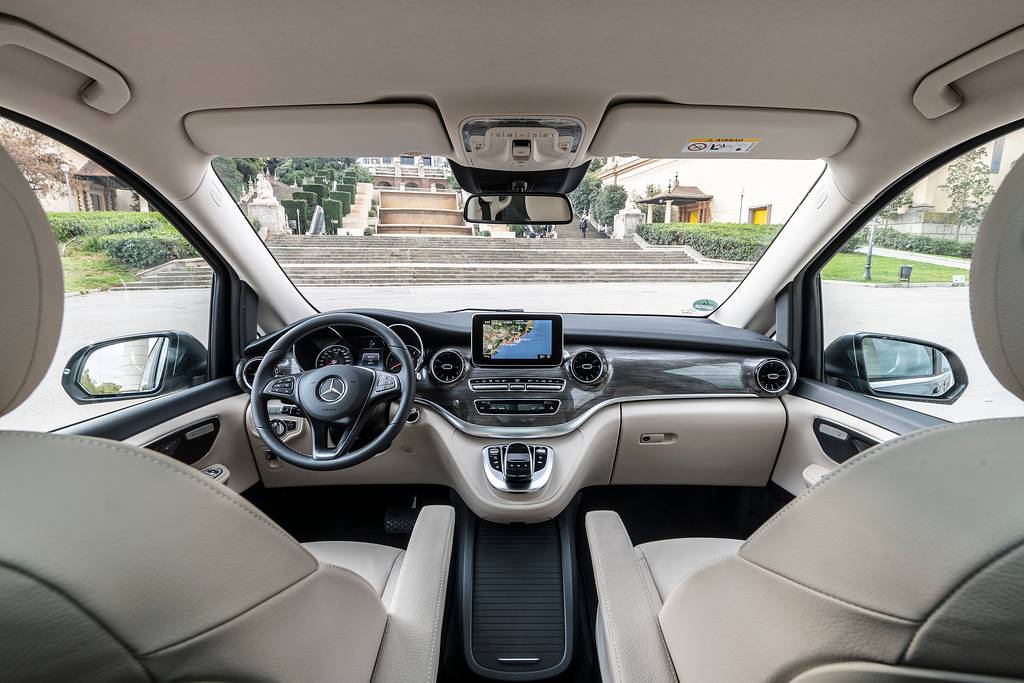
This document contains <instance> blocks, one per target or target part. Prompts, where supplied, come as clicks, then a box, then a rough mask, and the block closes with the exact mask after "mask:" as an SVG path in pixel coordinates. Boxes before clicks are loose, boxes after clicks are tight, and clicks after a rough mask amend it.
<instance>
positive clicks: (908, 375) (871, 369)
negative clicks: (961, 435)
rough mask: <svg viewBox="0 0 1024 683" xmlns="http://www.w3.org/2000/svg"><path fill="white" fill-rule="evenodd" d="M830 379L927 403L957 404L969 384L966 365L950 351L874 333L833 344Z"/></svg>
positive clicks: (854, 388)
mask: <svg viewBox="0 0 1024 683" xmlns="http://www.w3.org/2000/svg"><path fill="white" fill-rule="evenodd" d="M825 380H826V381H827V382H828V383H829V384H832V385H833V386H837V387H841V388H843V389H849V390H850V391H856V392H857V393H859V394H866V395H868V396H874V397H876V398H889V399H899V400H902V401H924V402H926V403H953V402H954V401H956V400H957V399H958V398H960V396H961V395H962V394H963V393H964V390H965V389H967V383H968V379H967V369H966V368H965V367H964V364H963V361H961V360H960V357H959V356H957V355H956V354H955V353H953V351H951V350H950V349H947V348H946V347H945V346H940V345H938V344H933V343H932V342H928V341H922V340H920V339H912V338H910V337H897V336H894V335H889V334H875V333H873V332H857V333H854V334H846V335H843V336H842V337H839V338H838V339H836V340H835V341H834V342H832V343H831V344H829V345H828V348H827V349H825Z"/></svg>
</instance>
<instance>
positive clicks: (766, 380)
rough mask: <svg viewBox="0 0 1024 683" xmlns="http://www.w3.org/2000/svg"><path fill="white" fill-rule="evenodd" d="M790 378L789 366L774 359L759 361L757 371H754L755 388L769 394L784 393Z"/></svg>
mask: <svg viewBox="0 0 1024 683" xmlns="http://www.w3.org/2000/svg"><path fill="white" fill-rule="evenodd" d="M791 377H792V374H791V373H790V370H789V366H788V365H787V364H786V363H785V362H784V361H781V360H776V359H775V358H769V359H768V360H765V361H761V364H760V365H758V366H757V370H755V371H754V379H756V380H757V386H759V387H761V390H762V391H764V392H767V393H769V394H781V393H782V392H783V391H785V390H786V387H788V386H789V380H790V378H791Z"/></svg>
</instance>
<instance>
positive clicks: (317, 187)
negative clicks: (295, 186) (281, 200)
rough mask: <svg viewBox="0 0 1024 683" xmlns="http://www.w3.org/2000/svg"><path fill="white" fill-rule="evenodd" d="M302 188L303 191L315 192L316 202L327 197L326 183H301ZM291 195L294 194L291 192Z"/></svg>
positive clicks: (318, 202)
mask: <svg viewBox="0 0 1024 683" xmlns="http://www.w3.org/2000/svg"><path fill="white" fill-rule="evenodd" d="M302 189H303V190H304V191H305V192H312V193H313V194H315V195H316V203H317V204H322V203H323V201H324V199H326V198H327V186H326V185H321V184H320V183H309V184H308V185H303V186H302ZM292 196H293V197H294V196H295V195H294V194H292Z"/></svg>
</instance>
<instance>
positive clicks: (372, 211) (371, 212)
mask: <svg viewBox="0 0 1024 683" xmlns="http://www.w3.org/2000/svg"><path fill="white" fill-rule="evenodd" d="M366 214H367V215H368V216H370V217H371V218H376V217H377V209H370V210H369V211H367V212H366Z"/></svg>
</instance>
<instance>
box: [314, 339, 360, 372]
mask: <svg viewBox="0 0 1024 683" xmlns="http://www.w3.org/2000/svg"><path fill="white" fill-rule="evenodd" d="M328 365H352V350H351V349H350V348H348V347H347V346H343V345H341V344H332V345H331V346H328V347H327V348H325V349H324V350H323V351H321V352H320V353H318V354H317V356H316V366H317V367H318V368H324V367H327V366H328Z"/></svg>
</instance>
